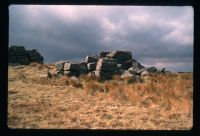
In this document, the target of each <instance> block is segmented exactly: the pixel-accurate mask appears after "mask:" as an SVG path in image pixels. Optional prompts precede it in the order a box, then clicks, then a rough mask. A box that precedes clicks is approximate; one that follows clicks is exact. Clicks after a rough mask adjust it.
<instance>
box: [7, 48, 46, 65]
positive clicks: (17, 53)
mask: <svg viewBox="0 0 200 136" xmlns="http://www.w3.org/2000/svg"><path fill="white" fill-rule="evenodd" d="M8 56H9V58H8V62H9V64H15V65H18V64H21V65H28V64H30V63H31V62H38V63H43V60H44V58H43V57H42V56H41V54H40V53H39V52H38V51H37V50H35V49H33V50H26V49H25V48H24V47H23V46H11V47H9V49H8Z"/></svg>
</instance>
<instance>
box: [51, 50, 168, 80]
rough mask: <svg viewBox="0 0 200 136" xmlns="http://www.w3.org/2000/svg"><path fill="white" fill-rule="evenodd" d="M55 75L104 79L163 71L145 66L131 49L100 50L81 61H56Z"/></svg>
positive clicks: (139, 75) (138, 75)
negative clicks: (89, 76) (137, 59)
mask: <svg viewBox="0 0 200 136" xmlns="http://www.w3.org/2000/svg"><path fill="white" fill-rule="evenodd" d="M55 68H56V69H55V70H54V71H52V72H51V73H52V74H53V75H66V76H70V77H71V76H76V77H77V76H79V75H81V74H87V75H94V76H97V77H100V78H103V79H111V78H112V77H113V76H114V75H120V76H121V78H126V77H141V76H147V75H148V74H149V73H155V72H161V73H164V72H165V69H164V68H163V69H161V70H158V69H157V68H156V67H154V66H153V67H148V68H145V67H144V66H143V65H142V64H141V63H139V62H138V61H136V60H135V59H133V58H132V53H131V52H130V51H119V50H116V51H111V52H100V54H99V55H98V56H86V58H85V61H83V62H80V63H74V62H68V61H59V62H56V63H55Z"/></svg>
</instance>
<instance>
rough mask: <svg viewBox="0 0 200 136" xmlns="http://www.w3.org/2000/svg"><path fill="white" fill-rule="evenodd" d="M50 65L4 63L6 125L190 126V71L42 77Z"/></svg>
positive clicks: (73, 126) (191, 93)
mask: <svg viewBox="0 0 200 136" xmlns="http://www.w3.org/2000/svg"><path fill="white" fill-rule="evenodd" d="M53 69H54V65H46V64H37V63H31V64H30V65H28V66H9V69H8V126H9V127H10V128H48V129H50V128H64V129H68V128H80V129H85V128H89V129H145V130H146V129H151V130H152V129H153V130H157V129H159V130H171V129H172V130H174V129H176V130H177V129H178V130H179V129H191V127H192V125H193V123H192V122H193V116H192V115H193V109H192V107H193V79H192V73H165V74H162V73H159V74H157V73H152V74H150V75H149V76H148V77H145V78H142V82H137V83H136V82H134V81H132V80H131V79H129V78H125V79H121V78H119V77H117V76H116V77H114V79H112V80H101V79H99V78H96V77H90V78H89V77H88V76H84V75H82V76H79V77H77V78H70V77H66V76H61V77H51V78H50V77H46V76H44V75H45V74H46V73H47V72H48V71H51V70H53Z"/></svg>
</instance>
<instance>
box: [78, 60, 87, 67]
mask: <svg viewBox="0 0 200 136" xmlns="http://www.w3.org/2000/svg"><path fill="white" fill-rule="evenodd" d="M79 65H80V67H87V62H85V61H83V62H80V63H79Z"/></svg>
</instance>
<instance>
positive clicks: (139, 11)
mask: <svg viewBox="0 0 200 136" xmlns="http://www.w3.org/2000/svg"><path fill="white" fill-rule="evenodd" d="M193 17H194V12H193V8H192V7H191V6H179V7H178V6H95V5H94V6H86V5H84V6H79V5H11V6H9V46H11V45H22V46H25V48H26V49H37V50H38V51H39V52H40V53H41V54H42V56H44V62H45V63H55V62H56V61H60V60H71V61H77V60H80V59H81V60H83V59H84V58H85V56H86V55H95V54H97V55H98V54H99V53H100V52H101V51H111V50H128V51H131V52H132V55H133V58H134V59H136V60H137V61H138V62H140V63H141V64H143V65H144V66H145V67H150V66H156V67H157V68H165V69H166V70H169V71H187V72H188V71H189V72H192V71H193V29H194V28H193V21H194V19H193Z"/></svg>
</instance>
